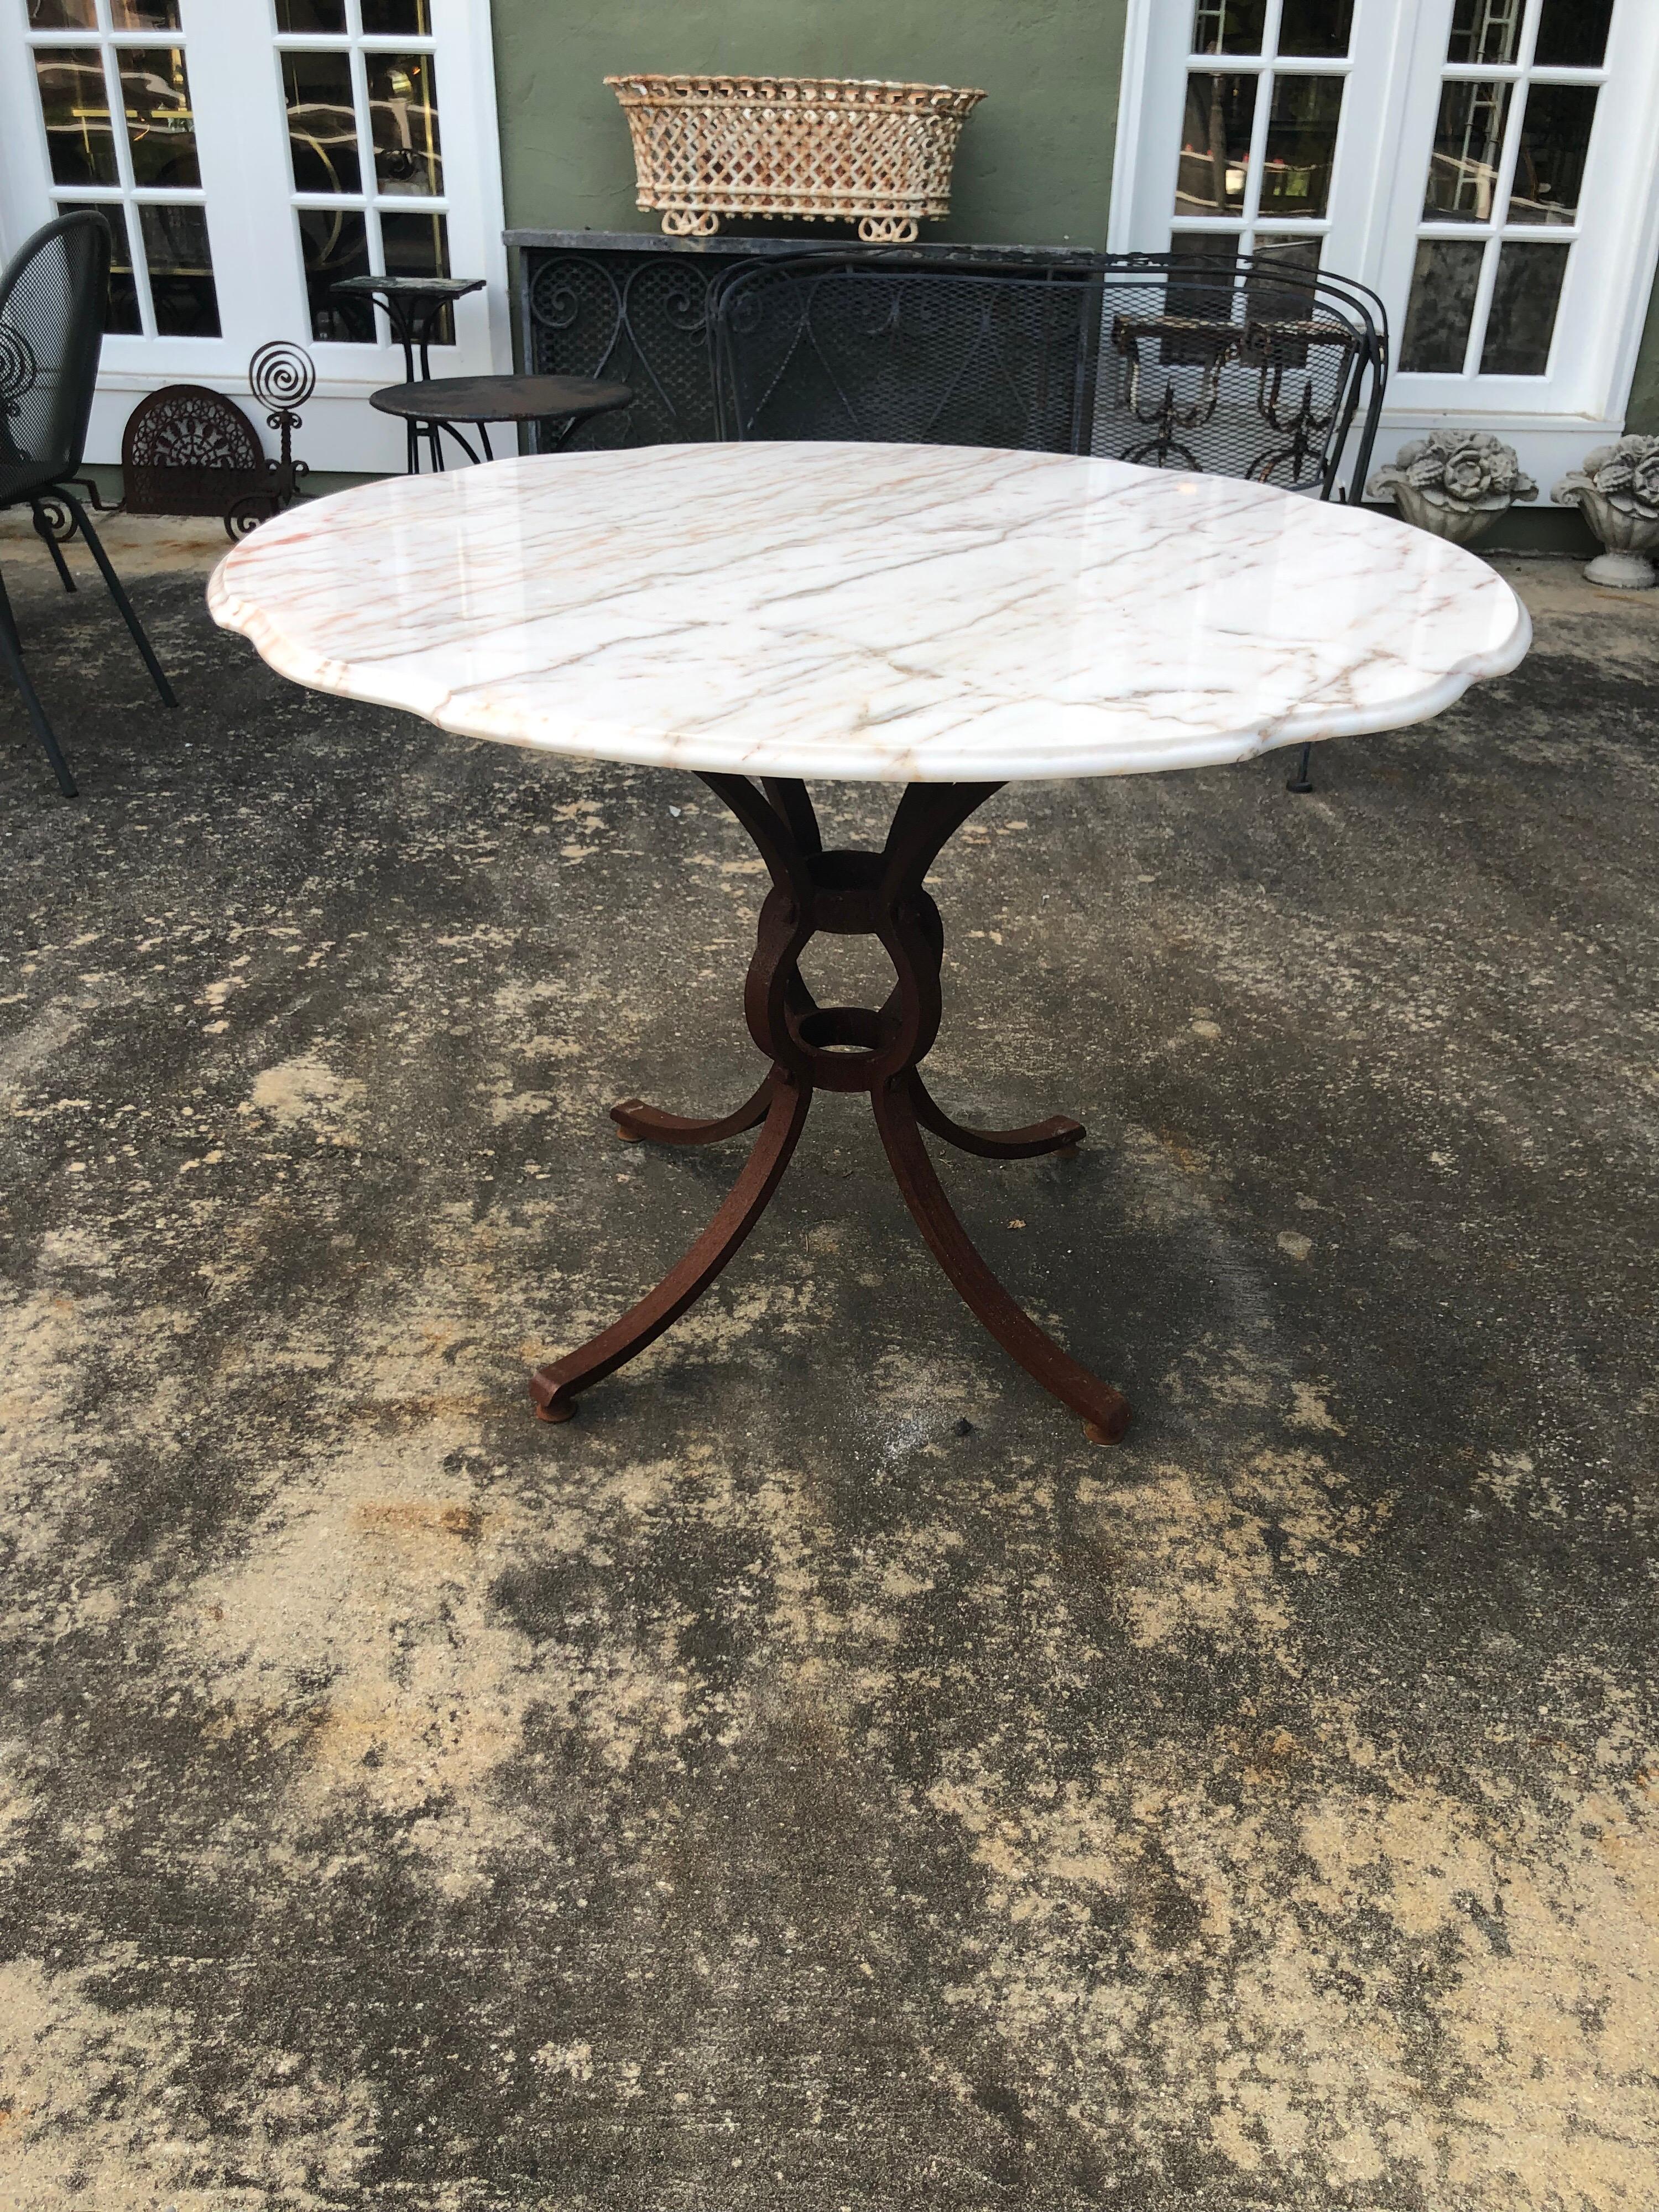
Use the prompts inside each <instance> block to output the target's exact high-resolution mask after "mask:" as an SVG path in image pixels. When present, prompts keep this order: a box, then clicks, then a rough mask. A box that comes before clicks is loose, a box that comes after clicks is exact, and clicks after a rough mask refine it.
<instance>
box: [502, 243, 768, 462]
mask: <svg viewBox="0 0 1659 2212" xmlns="http://www.w3.org/2000/svg"><path fill="white" fill-rule="evenodd" d="M737 258H741V257H740V256H738V255H715V254H696V255H690V254H688V255H686V256H684V258H682V257H680V256H678V255H676V256H672V257H669V256H665V255H662V254H653V253H641V254H638V255H629V254H623V253H598V252H595V253H558V252H544V253H536V252H528V253H526V262H527V263H528V264H530V265H529V266H528V268H527V270H526V283H527V284H528V287H529V310H530V313H529V327H530V337H531V352H532V361H531V363H530V366H531V367H532V368H533V370H534V371H535V372H536V373H537V374H541V375H548V376H595V377H605V378H610V379H614V380H618V381H620V382H622V383H623V384H629V385H632V386H633V387H634V394H635V397H634V404H633V405H632V406H631V407H629V408H626V409H623V410H620V411H618V412H617V413H616V414H614V415H601V416H593V417H592V418H590V419H589V420H588V421H586V422H582V423H580V424H579V425H578V426H577V427H576V428H575V431H574V435H571V436H570V437H568V439H563V440H561V441H560V445H561V449H562V450H563V451H568V452H577V453H581V452H592V451H594V450H596V449H599V448H605V447H620V446H661V445H697V444H703V443H707V442H708V441H711V440H713V439H714V437H715V436H716V435H718V430H717V426H716V420H715V410H714V384H713V380H712V376H711V373H710V361H709V349H708V301H709V295H710V293H711V292H712V290H713V289H714V285H715V283H716V282H717V281H718V280H719V278H720V276H723V275H724V273H725V272H726V270H727V269H728V268H729V267H730V266H731V265H732V261H733V260H734V259H737ZM538 435H540V437H541V440H542V449H543V450H546V449H547V438H546V432H545V429H542V430H541V431H540V432H539V434H538Z"/></svg>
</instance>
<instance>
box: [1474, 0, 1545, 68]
mask: <svg viewBox="0 0 1659 2212" xmlns="http://www.w3.org/2000/svg"><path fill="white" fill-rule="evenodd" d="M1568 4H1569V6H1573V7H1576V6H1577V4H1578V0H1568ZM1526 14H1527V10H1526V0H1457V4H1456V6H1455V8H1454V9H1453V10H1452V27H1451V37H1450V38H1449V40H1447V42H1446V59H1447V60H1448V61H1449V62H1498V63H1500V64H1508V63H1510V62H1513V61H1514V60H1515V59H1516V57H1517V56H1518V54H1519V53H1520V52H1521V32H1522V26H1523V24H1524V23H1525V21H1526Z"/></svg>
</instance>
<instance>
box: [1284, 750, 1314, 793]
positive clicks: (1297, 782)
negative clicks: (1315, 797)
mask: <svg viewBox="0 0 1659 2212" xmlns="http://www.w3.org/2000/svg"><path fill="white" fill-rule="evenodd" d="M1312 758H1313V747H1312V746H1311V745H1310V744H1309V745H1304V746H1303V748H1302V750H1301V751H1300V752H1299V753H1298V754H1297V757H1296V774H1295V775H1293V776H1291V778H1290V779H1289V781H1287V782H1286V784H1285V790H1286V791H1295V792H1304V791H1311V790H1312V789H1313V778H1312V777H1311V776H1310V775H1309V774H1308V763H1309V762H1310V760H1311V759H1312Z"/></svg>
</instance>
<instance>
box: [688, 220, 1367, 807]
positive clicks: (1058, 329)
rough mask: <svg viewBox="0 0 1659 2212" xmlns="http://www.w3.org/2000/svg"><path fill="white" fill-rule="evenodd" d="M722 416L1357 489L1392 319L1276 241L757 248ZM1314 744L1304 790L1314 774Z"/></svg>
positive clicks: (1303, 761)
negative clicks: (1138, 246) (1044, 252)
mask: <svg viewBox="0 0 1659 2212" xmlns="http://www.w3.org/2000/svg"><path fill="white" fill-rule="evenodd" d="M710 332H711V341H712V343H713V347H714V390H715V397H716V404H717V410H718V422H719V427H720V435H721V436H722V437H725V438H731V439H741V440H749V439H770V438H808V439H838V438H844V439H849V440H855V441H873V442H876V443H885V442H889V441H892V442H897V443H901V444H914V445H960V446H1000V447H1012V448H1014V449H1016V450H1024V451H1030V452H1037V453H1094V454H1097V455H1102V456H1110V457H1112V458H1114V459H1120V460H1127V461H1134V462H1139V464H1141V465H1143V466H1148V467H1154V468H1176V469H1194V470H1199V471H1205V472H1207V473H1212V474H1218V475H1222V476H1231V477H1247V478H1253V479H1254V480H1255V481H1256V482H1258V483H1277V484H1279V485H1282V486H1284V487H1285V488H1286V489H1291V490H1296V491H1302V492H1305V493H1307V494H1308V495H1310V497H1314V498H1318V499H1340V500H1345V501H1346V500H1355V499H1358V497H1359V496H1360V494H1361V492H1362V490H1363V489H1364V483H1365V477H1366V474H1367V471H1368V470H1369V468H1370V456H1371V448H1372V447H1373V445H1374V443H1375V441H1376V427H1377V420H1378V417H1379V416H1380V414H1381V411H1382V406H1383V390H1384V387H1385V386H1386V383H1387V380H1388V368H1389V330H1388V317H1387V313H1386V311H1385V310H1384V308H1383V303H1382V301H1380V300H1379V299H1378V298H1377V297H1376V295H1375V294H1374V293H1372V292H1370V291H1368V290H1367V289H1366V288H1365V287H1364V285H1360V284H1356V283H1350V282H1349V281H1348V280H1347V279H1346V278H1344V277H1340V276H1327V275H1324V274H1322V273H1321V272H1319V271H1318V270H1312V269H1309V268H1307V267H1305V266H1304V265H1302V264H1299V263H1298V262H1296V261H1291V260H1286V259H1284V258H1279V257H1278V256H1276V255H1255V256H1249V255H1244V256H1238V257H1236V258H1235V257H1231V256H1227V255H1224V254H1219V253H1215V252H1207V253H1186V252H1182V253H1173V252H1172V253H1163V254H1098V255H1087V254H1079V255H1078V256H1076V257H1075V258H1074V259H1073V260H1070V261H1067V262H1066V263H1064V264H1059V265H1055V264H1037V263H1034V262H1031V261H1029V260H1021V259H1020V258H1018V257H1017V256H1012V255H1011V256H1010V257H1008V258H1006V260H999V259H998V258H995V257H994V256H987V255H986V254H984V253H982V252H975V253H973V254H971V255H969V254H967V253H964V254H963V256H962V257H961V258H959V259H958V258H949V257H946V256H944V255H940V254H938V253H934V254H930V255H928V256H927V258H921V257H919V256H915V255H905V254H903V253H896V252H892V251H890V250H888V251H885V252H883V251H881V250H874V251H865V252H858V251H856V250H854V249H849V250H848V252H845V253H842V252H830V251H824V252H817V253H815V254H812V255H810V256H807V255H803V256H800V257H799V258H790V259H788V260H785V261H776V262H771V263H747V264H742V265H740V266H739V267H738V268H737V269H735V270H732V272H731V273H730V274H729V275H728V276H726V277H725V278H724V279H723V280H722V282H721V283H720V286H719V288H718V289H717V290H716V293H715V295H714V301H713V304H712V308H711V314H710ZM1310 750H1311V748H1310V747H1308V746H1304V747H1303V749H1302V753H1301V756H1300V757H1299V760H1298V762H1297V769H1296V771H1295V773H1294V774H1293V775H1292V776H1291V779H1290V782H1289V785H1288V788H1289V789H1291V791H1308V790H1310V789H1311V788H1312V786H1311V783H1310V781H1309V777H1308V763H1309V756H1310Z"/></svg>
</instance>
